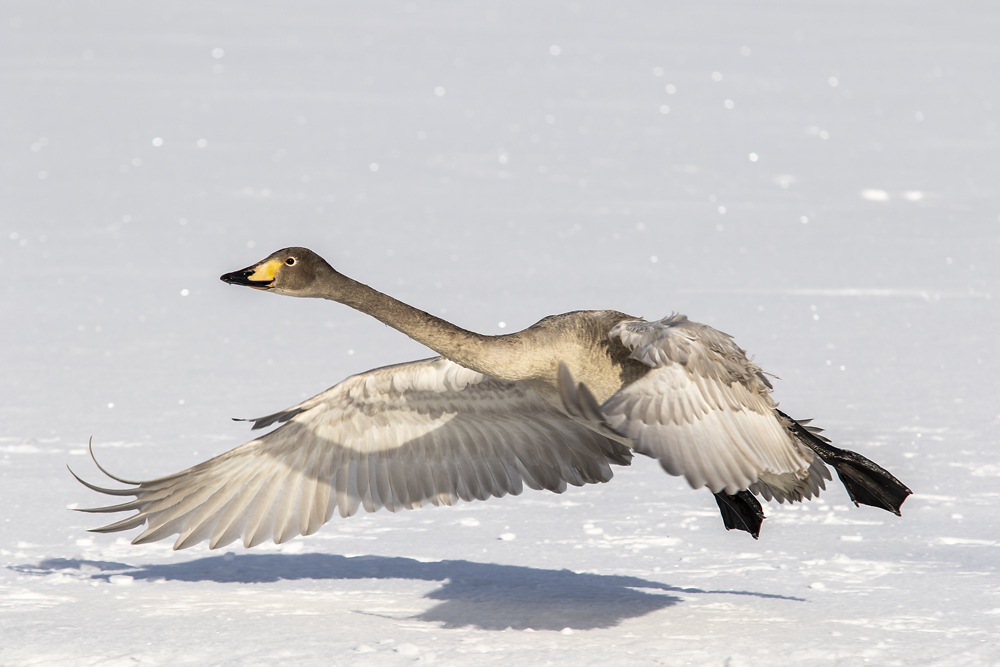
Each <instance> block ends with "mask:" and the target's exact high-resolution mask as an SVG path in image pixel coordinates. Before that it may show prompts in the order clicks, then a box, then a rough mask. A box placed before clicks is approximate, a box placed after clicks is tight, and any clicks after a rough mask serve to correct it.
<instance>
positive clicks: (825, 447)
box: [778, 410, 913, 516]
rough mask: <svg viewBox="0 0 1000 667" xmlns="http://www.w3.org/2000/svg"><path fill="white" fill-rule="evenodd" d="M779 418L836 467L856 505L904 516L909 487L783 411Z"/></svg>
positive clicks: (807, 444)
mask: <svg viewBox="0 0 1000 667" xmlns="http://www.w3.org/2000/svg"><path fill="white" fill-rule="evenodd" d="M778 414H780V415H781V416H782V417H784V418H785V419H787V420H788V421H789V422H791V429H792V433H794V434H795V435H796V436H798V438H799V440H800V441H801V442H803V443H804V444H805V445H806V446H808V447H809V448H810V449H812V450H813V451H814V452H816V453H817V454H818V455H819V457H820V458H821V459H823V461H824V462H826V463H828V464H830V465H831V466H833V468H834V470H836V471H837V476H838V477H840V481H841V482H842V483H843V484H844V487H845V488H846V489H847V494H848V495H849V496H850V497H851V500H852V501H853V502H854V504H855V505H858V506H860V505H871V506H872V507H878V508H879V509H884V510H886V511H888V512H892V513H893V514H895V515H896V516H900V507H901V506H902V505H903V501H904V500H906V498H907V496H909V495H911V494H912V493H913V491H911V490H910V489H909V487H907V486H906V485H905V484H903V483H902V482H900V481H899V480H898V479H896V477H895V476H893V474H892V473H890V472H889V471H888V470H886V469H885V468H883V467H882V466H880V465H878V464H877V463H875V462H874V461H871V460H869V459H867V458H865V457H864V456H862V455H861V454H858V453H857V452H852V451H850V450H847V449H840V448H838V447H834V446H833V445H831V444H829V441H825V440H826V438H822V436H817V435H816V434H814V433H813V432H812V431H811V429H809V428H808V427H806V426H803V425H802V424H801V423H800V422H797V421H795V420H794V419H792V418H791V417H789V416H788V415H786V414H785V413H783V412H781V411H780V410H779V411H778ZM824 441H825V442H824Z"/></svg>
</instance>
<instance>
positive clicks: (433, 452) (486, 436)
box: [77, 358, 631, 549]
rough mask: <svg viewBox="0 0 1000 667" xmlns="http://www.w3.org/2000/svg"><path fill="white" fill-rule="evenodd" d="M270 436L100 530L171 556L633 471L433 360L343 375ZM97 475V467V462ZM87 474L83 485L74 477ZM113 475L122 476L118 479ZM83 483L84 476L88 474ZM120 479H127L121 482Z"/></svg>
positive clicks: (507, 386) (588, 439) (584, 432)
mask: <svg viewBox="0 0 1000 667" xmlns="http://www.w3.org/2000/svg"><path fill="white" fill-rule="evenodd" d="M275 422H286V423H285V424H284V425H282V426H281V427H279V428H277V429H276V430H274V431H272V432H270V433H268V434H266V435H264V436H262V437H260V438H258V439H256V440H253V441H251V442H248V443H246V444H245V445H242V446H240V447H237V448H236V449H233V450H231V451H229V452H227V453H225V454H222V455H221V456H217V457H216V458H214V459H211V460H209V461H206V462H204V463H202V464H199V465H197V466H194V467H193V468H189V469H188V470H185V471H183V472H179V473H177V474H174V475H169V476H167V477H161V478H159V479H154V480H150V481H146V482H133V484H136V486H135V487H134V488H130V489H120V490H119V489H102V488H99V487H96V486H94V485H91V484H88V483H87V482H83V483H84V484H86V485H87V486H89V487H90V488H92V489H95V490H97V491H102V492H104V493H109V494H111V495H121V496H135V500H132V501H130V502H127V503H123V504H121V505H116V506H112V507H104V508H97V509H89V510H84V511H88V512H120V511H129V510H138V513H137V514H135V515H133V516H130V517H128V518H126V519H124V520H122V521H119V522H117V523H113V524H111V525H109V526H105V527H103V528H99V529H97V532H113V531H119V530H128V529H130V528H134V527H136V526H140V525H142V524H144V523H145V524H147V527H146V530H145V531H143V532H142V533H141V534H140V535H139V536H138V537H136V538H135V539H134V540H133V543H134V544H137V543H144V542H152V541H155V540H159V539H162V538H164V537H167V536H169V535H173V534H175V533H177V534H179V536H178V538H177V541H176V543H175V544H174V548H175V549H183V548H185V547H189V546H191V545H193V544H196V543H198V542H200V541H202V540H206V539H207V540H209V547H210V548H213V549H214V548H217V547H221V546H225V545H226V544H229V543H231V542H233V541H235V540H236V539H238V538H240V537H242V538H243V544H244V545H245V546H247V547H251V546H254V545H256V544H259V543H261V542H263V541H265V540H267V539H268V538H273V539H274V541H275V542H276V543H281V542H285V541H287V540H289V539H291V538H293V537H295V536H296V535H299V534H302V535H309V534H312V533H314V532H316V530H318V529H319V527H320V526H321V525H322V524H324V523H326V522H327V521H329V520H330V518H331V517H332V516H333V513H334V512H335V511H339V513H340V515H341V516H344V517H347V516H351V515H352V514H354V513H355V512H357V511H358V508H359V507H363V508H364V509H365V510H366V511H368V512H375V511H377V510H378V509H380V508H383V507H384V508H386V509H388V510H389V511H393V512H394V511H397V510H400V509H412V508H416V507H420V506H421V505H423V504H425V503H430V504H433V505H451V504H453V503H455V502H457V501H458V500H466V501H468V500H475V499H478V500H486V499H487V498H489V497H490V496H496V497H502V496H504V495H506V494H508V493H510V494H514V495H516V494H519V493H521V491H522V489H523V485H527V486H529V487H530V488H533V489H547V490H550V491H555V492H556V493H561V492H562V491H564V490H565V489H566V485H567V484H572V485H574V486H581V485H583V484H589V483H595V482H606V481H608V480H610V479H611V477H612V472H611V468H610V466H609V464H610V463H617V464H623V465H627V464H628V462H629V460H630V459H631V453H630V452H629V451H628V449H627V448H626V447H624V446H623V445H621V444H619V443H616V442H614V441H612V440H610V439H608V438H605V437H604V436H602V435H599V434H597V433H595V432H593V431H591V430H589V429H587V428H586V427H584V426H581V425H579V424H576V423H574V422H573V421H572V420H570V419H569V418H568V417H566V415H564V414H563V413H562V412H560V411H559V410H557V409H556V408H554V407H552V406H551V405H549V404H548V403H546V402H545V401H544V400H543V399H542V398H540V397H539V396H538V395H537V394H536V393H535V392H534V391H533V390H531V389H530V388H529V387H527V386H525V385H523V384H521V383H513V382H504V381H501V380H497V379H495V378H491V377H488V376H484V375H482V374H480V373H476V372H474V371H470V370H468V369H466V368H463V367H462V366H459V365H457V364H455V363H453V362H450V361H448V360H446V359H442V358H435V359H427V360H423V361H415V362H412V363H408V364H400V365H397V366H389V367H386V368H380V369H376V370H373V371H370V372H368V373H363V374H361V375H355V376H353V377H351V378H348V379H347V380H345V381H344V382H342V383H340V384H338V385H337V386H335V387H333V388H331V389H328V390H327V391H325V392H323V393H322V394H319V395H318V396H315V397H313V398H311V399H309V400H307V401H305V402H303V403H301V404H299V405H297V406H295V407H292V408H289V409H288V410H285V411H283V412H280V413H278V414H276V415H272V416H270V417H265V418H261V419H258V420H255V428H258V427H261V426H264V425H270V424H272V423H275ZM102 470H103V468H102ZM77 479H79V477H78V478H77ZM115 479H118V478H115ZM80 481H81V482H82V481H83V480H80ZM118 481H123V482H124V481H125V480H120V479H118Z"/></svg>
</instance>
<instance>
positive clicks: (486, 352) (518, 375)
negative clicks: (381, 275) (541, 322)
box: [327, 274, 530, 381]
mask: <svg viewBox="0 0 1000 667" xmlns="http://www.w3.org/2000/svg"><path fill="white" fill-rule="evenodd" d="M338 278H339V281H340V282H341V285H340V286H339V289H338V290H337V291H336V292H337V296H335V297H327V298H332V299H333V300H334V301H338V302H340V303H342V304H344V305H345V306H350V307H351V308H354V309H355V310H358V311H360V312H362V313H365V314H367V315H371V316H372V317H374V318H375V319H377V320H378V321H380V322H382V323H383V324H386V325H388V326H390V327H392V328H393V329H396V330H397V331H400V332H402V333H404V334H406V335H407V336H409V337H410V338H412V339H413V340H415V341H417V342H418V343H420V344H422V345H426V346H427V347H429V348H430V349H432V350H434V351H435V352H437V353H438V354H440V355H441V356H443V357H445V358H447V359H450V360H451V361H454V362H455V363H457V364H460V365H462V366H465V367H466V368H469V369H472V370H474V371H478V372H480V373H484V374H486V375H491V376H493V377H497V378H500V379H504V380H510V381H516V380H522V379H524V378H525V377H527V376H528V375H530V368H520V367H519V366H521V365H525V364H523V363H519V359H518V355H516V354H504V350H505V348H507V347H509V345H508V344H506V343H507V342H508V341H506V340H505V339H508V338H509V336H485V335H483V334H478V333H475V332H473V331H468V330H467V329H463V328H461V327H459V326H456V325H454V324H452V323H451V322H447V321H445V320H442V319H441V318H439V317H435V316H434V315H431V314H430V313H427V312H425V311H422V310H420V309H418V308H414V307H413V306H411V305H409V304H406V303H403V302H402V301H399V300H398V299H394V298H392V297H391V296H389V295H387V294H383V293H382V292H379V291H378V290H376V289H373V288H371V287H369V286H368V285H364V284H362V283H359V282H357V281H355V280H352V279H350V278H347V277H346V276H343V275H340V274H338Z"/></svg>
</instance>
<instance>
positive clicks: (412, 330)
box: [70, 248, 911, 549]
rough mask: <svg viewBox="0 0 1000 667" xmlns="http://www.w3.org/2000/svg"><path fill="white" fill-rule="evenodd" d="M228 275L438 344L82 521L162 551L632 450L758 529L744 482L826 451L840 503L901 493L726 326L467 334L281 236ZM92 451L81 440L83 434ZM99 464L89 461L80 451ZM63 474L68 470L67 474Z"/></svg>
mask: <svg viewBox="0 0 1000 667" xmlns="http://www.w3.org/2000/svg"><path fill="white" fill-rule="evenodd" d="M222 280H223V281H224V282H226V283H229V284H231V285H245V286H247V287H253V288H255V289H259V290H264V291H268V292H273V293H275V294H285V295H288V296H298V297H312V298H321V299H330V300H332V301H337V302H340V303H342V304H345V305H347V306H350V307H351V308H354V309H356V310H359V311H361V312H363V313H367V314H368V315H371V316H372V317H374V318H376V319H377V320H379V321H381V322H384V323H385V324H387V325H389V326H391V327H393V328H395V329H397V330H399V331H401V332H402V333H404V334H406V335H407V336H409V337H410V338H412V339H414V340H415V341H417V342H419V343H422V344H424V345H426V346H427V347H429V348H431V349H432V350H434V351H435V352H437V353H438V354H439V355H441V356H439V357H434V358H432V359H424V360H421V361H413V362H410V363H406V364H399V365H396V366H386V367H385V368H378V369H375V370H372V371H369V372H367V373H362V374H360V375H355V376H353V377H350V378H348V379H346V380H344V381H343V382H341V383H340V384H338V385H336V386H334V387H332V388H330V389H328V390H326V391H324V392H323V393H321V394H319V395H317V396H314V397H313V398H310V399H309V400H307V401H304V402H302V403H300V404H298V405H296V406H293V407H291V408H288V409H287V410H284V411H282V412H278V413H275V414H273V415H269V416H267V417H261V418H258V419H254V420H251V421H253V429H261V428H264V427H267V426H271V425H273V424H281V426H279V427H278V428H277V429H275V430H273V431H271V432H270V433H267V434H266V435H263V436H261V437H259V438H257V439H255V440H252V441H250V442H248V443H246V444H244V445H242V446H240V447H237V448H236V449H233V450H231V451H229V452H226V453H225V454H222V455H220V456H217V457H215V458H213V459H211V460H209V461H205V462H204V463H201V464H199V465H196V466H194V467H193V468H189V469H188V470H185V471H183V472H179V473H176V474H173V475H168V476H166V477H160V478H159V479H153V480H149V481H145V482H134V481H129V480H126V479H122V478H120V477H116V476H114V475H112V474H111V473H109V472H107V471H106V470H105V469H104V468H103V467H101V466H100V464H97V465H98V468H100V470H101V471H102V472H104V473H105V474H106V475H108V476H109V477H111V478H112V479H114V480H116V481H118V482H121V483H122V484H128V485H130V487H131V488H124V489H108V488H101V487H99V486H95V485H93V484H91V483H89V482H86V481H84V480H82V479H80V477H78V476H76V473H73V474H74V476H76V477H77V479H78V480H80V482H82V483H83V484H84V485H86V486H88V487H89V488H91V489H93V490H95V491H100V492H101V493H106V494H108V495H112V496H134V498H135V499H134V500H130V501H128V502H125V503H122V504H119V505H113V506H110V507H99V508H93V509H83V510H81V511H84V512H111V513H113V512H126V511H132V510H137V513H136V514H133V515H132V516H129V517H127V518H125V519H122V520H121V521H118V522H116V523H112V524H110V525H107V526H104V527H102V528H96V529H94V531H93V532H100V533H109V532H115V531H123V530H129V529H131V528H135V527H137V526H141V525H143V524H146V529H145V530H144V531H143V532H142V533H140V534H139V535H138V536H137V537H136V538H135V539H134V540H132V543H133V544H142V543H146V542H153V541H156V540H160V539H163V538H165V537H168V536H170V535H174V534H177V535H178V537H177V540H176V542H175V543H174V549H183V548H185V547H190V546H192V545H194V544H196V543H198V542H201V541H203V540H208V541H209V548H211V549H216V548H218V547H222V546H225V545H227V544H230V543H231V542H233V541H235V540H237V539H240V538H242V540H243V544H244V546H246V547H252V546H254V545H257V544H260V543H261V542H263V541H265V540H267V539H269V538H271V539H273V540H274V542H276V543H279V544H280V543H282V542H285V541H287V540H290V539H292V538H293V537H295V536H297V535H300V534H301V535H310V534H312V533H314V532H316V531H317V530H319V528H320V526H322V525H323V524H324V523H326V522H327V521H329V520H330V519H331V518H332V517H333V515H334V512H339V514H340V516H342V517H348V516H351V515H353V514H355V513H356V512H357V511H358V509H359V508H362V507H363V508H364V509H365V511H367V512H375V511H377V510H379V509H381V508H383V507H384V508H385V509H387V510H389V511H391V512H395V511H397V510H400V509H414V508H417V507H420V506H422V505H425V504H427V503H430V504H432V505H452V504H454V503H456V502H457V501H459V500H463V501H470V500H486V499H487V498H489V497H490V496H496V497H502V496H504V495H506V494H508V493H509V494H512V495H517V494H519V493H521V491H522V490H523V488H524V486H528V487H530V488H532V489H547V490H549V491H554V492H556V493H561V492H563V491H564V490H565V489H566V486H567V484H572V485H573V486H582V485H584V484H592V483H596V482H607V481H609V480H610V479H611V477H612V470H611V465H629V463H630V462H631V459H632V452H638V453H640V454H644V455H646V456H649V457H652V458H654V459H656V460H658V461H659V463H660V465H661V466H662V467H663V469H664V470H666V471H667V472H668V473H670V474H671V475H678V476H683V477H684V478H685V479H686V480H687V482H688V483H689V484H690V485H691V486H692V488H695V489H700V488H702V487H707V488H708V490H709V491H711V492H712V493H713V494H714V495H715V499H716V502H717V503H718V506H719V509H720V511H721V513H722V518H723V521H724V523H725V526H726V528H727V529H730V530H732V529H739V530H744V531H746V532H748V533H750V534H751V535H753V537H754V538H757V536H758V534H759V532H760V526H761V522H762V520H763V518H764V514H763V512H762V511H761V506H760V503H758V502H757V500H756V498H755V497H754V496H755V495H758V496H763V497H764V498H765V499H766V500H771V499H776V500H778V501H779V502H785V501H789V502H795V501H803V500H807V499H810V498H813V497H814V496H817V495H819V492H820V490H822V489H825V488H826V485H825V482H824V480H830V479H832V476H831V475H830V472H829V470H828V469H827V467H826V465H825V464H829V465H831V466H833V468H834V469H835V470H836V471H837V473H838V475H839V477H840V480H841V481H842V482H843V484H844V486H845V487H846V488H847V492H848V494H849V495H850V497H851V499H852V500H853V501H854V503H855V505H857V504H859V503H864V504H866V505H872V506H874V507H879V508H882V509H885V510H888V511H890V512H893V513H895V514H897V515H898V514H899V508H900V506H901V505H902V503H903V501H904V500H905V499H906V497H907V496H908V495H910V493H911V491H910V489H908V488H907V487H906V486H905V485H904V484H903V483H901V482H900V481H899V480H897V479H896V478H895V477H893V476H892V475H891V474H890V473H889V472H888V471H886V470H884V469H883V468H881V467H879V466H878V465H876V464H875V463H873V462H872V461H869V460H868V459H866V458H865V457H863V456H861V455H860V454H857V453H855V452H850V451H847V450H842V449H838V448H836V447H834V446H832V445H831V444H830V443H829V441H828V440H827V439H826V438H823V437H822V436H820V435H819V434H818V432H819V429H815V428H812V427H810V426H807V425H806V424H807V423H808V422H807V421H806V420H799V421H796V420H794V419H792V418H791V417H789V416H788V415H786V414H784V413H783V412H781V411H780V410H778V409H777V408H776V406H775V403H774V401H773V400H772V399H771V389H772V387H771V383H770V382H769V381H768V379H767V377H766V375H765V374H764V372H763V371H761V369H760V368H759V367H758V366H756V365H755V364H754V363H752V362H751V361H750V360H749V359H747V357H746V353H745V352H744V351H743V350H742V349H740V348H739V347H737V346H736V345H735V344H734V343H733V341H732V339H731V338H730V336H728V335H726V334H724V333H722V332H720V331H717V330H715V329H713V328H711V327H709V326H706V325H704V324H698V323H696V322H692V321H690V320H688V319H687V318H686V317H685V316H683V315H671V316H670V317H667V318H665V319H663V320H660V321H658V322H646V321H644V320H641V319H637V318H635V317H630V316H628V315H625V314H624V313H619V312H616V311H613V310H595V311H577V312H572V313H565V314H563V315H554V316H551V317H546V318H545V319H543V320H541V321H540V322H538V323H537V324H535V325H533V326H531V327H528V328H527V329H525V330H523V331H519V332H517V333H512V334H507V335H503V336H485V335H482V334H477V333H473V332H471V331H466V330H465V329H462V328H460V327H457V326H455V325H454V324H451V323H449V322H446V321H444V320H442V319H440V318H437V317H434V316H433V315H430V314H429V313H425V312H423V311H421V310H418V309H416V308H414V307H412V306H409V305H407V304H405V303H402V302H400V301H397V300H396V299H393V298H392V297H390V296H387V295H385V294H382V293H381V292H378V291H376V290H374V289H372V288H371V287H368V286H367V285H363V284H361V283H358V282H356V281H354V280H351V279H350V278H348V277H347V276H344V275H342V274H340V273H338V272H337V271H336V270H334V269H333V268H332V267H331V266H330V265H329V264H328V263H327V262H326V261H325V260H324V259H323V258H322V257H320V256H319V255H317V254H316V253H314V252H312V251H311V250H307V249H306V248H285V249H283V250H279V251H278V252H276V253H274V254H272V255H270V256H269V257H267V258H266V259H264V260H263V261H261V262H259V263H257V264H255V265H253V266H251V267H248V268H246V269H243V270H242V271H235V272H233V273H227V274H226V275H224V276H222ZM91 454H93V451H92V450H91ZM95 463H97V461H96V459H95ZM70 472H72V471H70Z"/></svg>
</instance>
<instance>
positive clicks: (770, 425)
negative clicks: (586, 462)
mask: <svg viewBox="0 0 1000 667" xmlns="http://www.w3.org/2000/svg"><path fill="white" fill-rule="evenodd" d="M609 336H610V338H611V339H612V340H615V339H617V340H619V341H621V343H622V345H624V346H625V347H626V348H627V349H628V350H629V351H630V352H631V354H630V357H631V358H633V359H636V360H638V361H641V362H642V363H644V364H645V365H647V366H649V367H650V368H651V370H650V371H649V372H648V373H647V374H646V375H644V376H643V377H641V378H640V379H638V380H636V381H635V382H633V383H631V384H629V385H627V386H626V387H624V388H622V389H621V391H619V392H618V393H616V394H614V395H613V396H612V397H611V398H609V399H608V400H607V401H606V402H605V403H604V404H603V405H602V406H601V412H602V413H603V416H604V419H605V421H606V422H607V424H608V425H609V426H610V427H611V428H612V429H613V430H614V431H615V432H617V433H619V434H620V435H623V436H625V437H627V438H629V439H630V440H632V442H633V443H635V450H636V451H637V452H639V453H642V454H646V455H648V456H652V457H653V458H656V459H658V460H659V461H660V465H661V466H663V468H664V470H666V471H667V472H668V473H670V474H671V475H683V476H684V478H685V479H687V481H688V483H689V484H690V485H691V486H692V487H694V488H701V487H703V486H707V487H708V488H709V489H710V490H711V491H712V492H713V493H718V492H720V491H725V492H726V493H728V494H735V493H737V492H738V491H741V490H744V489H748V488H751V489H752V490H753V491H754V492H757V493H763V495H765V497H768V498H770V496H771V495H773V496H775V497H777V498H778V499H779V500H783V499H786V498H788V499H794V500H801V499H802V498H803V497H806V498H809V497H812V496H813V495H816V494H818V493H819V490H820V489H821V488H825V487H824V485H823V478H824V477H825V478H827V479H829V478H830V473H829V471H828V470H826V467H825V466H824V465H823V463H822V462H821V461H819V459H818V458H817V457H814V456H813V453H812V451H811V450H810V449H809V448H807V447H805V446H803V445H802V444H801V443H800V442H798V441H797V440H796V439H795V438H794V437H792V435H791V434H790V433H789V430H788V429H787V428H786V427H785V425H783V424H782V422H781V421H779V418H778V415H777V414H776V412H775V404H774V401H772V400H771V396H770V389H771V385H770V382H768V380H767V378H766V377H765V376H764V374H763V372H762V371H761V370H760V368H758V367H757V366H756V365H754V364H753V363H752V362H751V361H750V360H749V359H747V357H746V353H745V352H744V351H743V350H741V349H740V348H739V347H737V346H736V344H735V343H733V341H732V339H731V338H730V337H729V336H728V335H726V334H724V333H722V332H720V331H717V330H715V329H713V328H711V327H709V326H706V325H704V324H698V323H696V322H691V321H689V320H688V319H687V318H686V317H685V316H683V315H672V316H671V317H668V318H666V319H663V320H660V321H658V322H644V321H627V322H621V323H619V324H617V325H616V326H615V327H614V328H613V329H612V330H611V332H610V334H609Z"/></svg>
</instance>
